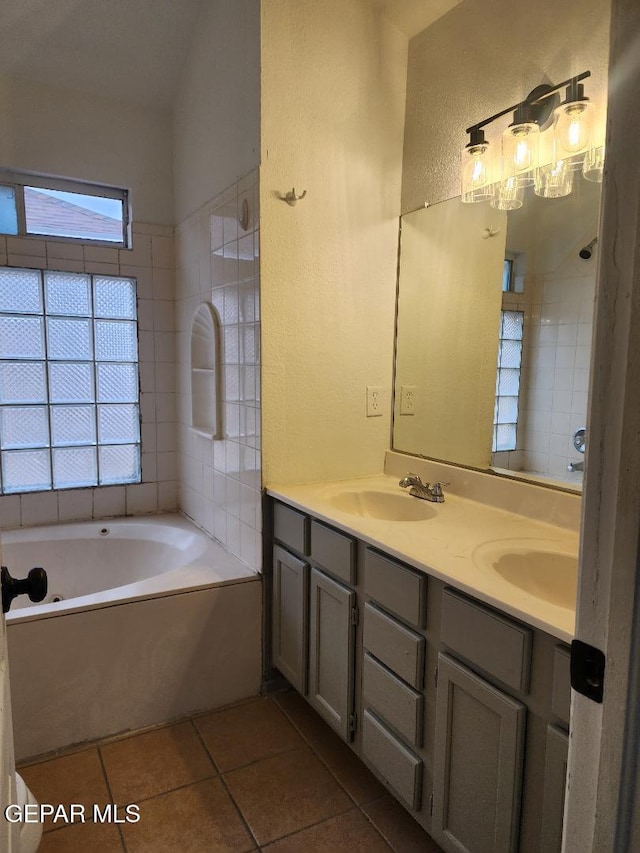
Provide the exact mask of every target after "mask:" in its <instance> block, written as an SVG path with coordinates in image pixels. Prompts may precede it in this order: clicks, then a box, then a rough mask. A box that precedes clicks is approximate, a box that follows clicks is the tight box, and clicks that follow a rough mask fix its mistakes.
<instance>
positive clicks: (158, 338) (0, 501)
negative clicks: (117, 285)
mask: <svg viewBox="0 0 640 853" xmlns="http://www.w3.org/2000/svg"><path fill="white" fill-rule="evenodd" d="M132 242H133V247H132V248H131V249H118V248H116V247H111V246H94V245H91V244H88V243H66V242H63V241H56V240H44V239H42V240H41V239H36V238H33V237H4V236H0V266H12V267H21V268H27V269H46V270H64V271H67V272H89V273H96V274H101V275H109V274H111V275H116V276H134V277H135V278H136V280H137V288H136V290H137V308H138V358H139V383H140V414H141V453H142V482H141V483H136V484H133V485H130V486H103V487H95V488H87V489H64V490H60V491H48V492H34V493H30V494H24V495H2V496H0V528H5V529H7V528H12V527H19V526H21V525H22V526H24V527H27V526H32V525H37V524H55V523H57V522H59V521H60V522H65V521H81V520H86V519H90V518H105V517H110V516H121V515H139V514H143V513H153V512H158V511H161V512H164V511H171V510H176V509H177V506H178V488H177V453H176V446H177V430H176V393H175V392H176V370H175V358H176V355H175V352H176V347H175V328H174V313H175V310H174V309H175V301H174V239H173V228H171V227H170V226H162V225H147V224H145V223H134V225H133V241H132Z"/></svg>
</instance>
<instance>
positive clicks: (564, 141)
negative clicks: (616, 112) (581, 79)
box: [554, 101, 594, 169]
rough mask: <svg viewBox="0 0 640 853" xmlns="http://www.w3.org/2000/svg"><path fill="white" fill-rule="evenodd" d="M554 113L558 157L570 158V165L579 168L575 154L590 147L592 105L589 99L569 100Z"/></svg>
mask: <svg viewBox="0 0 640 853" xmlns="http://www.w3.org/2000/svg"><path fill="white" fill-rule="evenodd" d="M554 113H555V116H556V123H555V129H554V133H555V140H556V151H557V153H558V157H560V158H562V159H569V158H570V159H571V162H570V167H571V168H574V169H579V168H580V166H581V165H582V162H581V160H580V158H579V157H578V156H577V155H579V154H583V153H584V152H585V151H587V150H588V149H589V148H590V147H591V138H592V134H593V123H594V106H593V104H592V103H590V102H589V101H571V102H570V103H568V104H567V103H565V104H560V106H559V107H556V109H555V110H554Z"/></svg>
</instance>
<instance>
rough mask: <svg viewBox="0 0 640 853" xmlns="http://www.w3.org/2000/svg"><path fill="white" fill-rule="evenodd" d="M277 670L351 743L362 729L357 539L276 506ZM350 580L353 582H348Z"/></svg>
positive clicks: (274, 656)
mask: <svg viewBox="0 0 640 853" xmlns="http://www.w3.org/2000/svg"><path fill="white" fill-rule="evenodd" d="M274 539H275V544H274V547H273V599H272V604H271V637H272V643H271V646H272V651H271V654H272V660H273V664H274V666H276V667H277V669H278V670H279V671H280V672H281V673H282V675H284V677H285V678H286V679H287V680H288V681H289V682H290V683H291V685H292V686H293V687H295V688H296V690H298V691H299V692H300V693H301V694H302V695H303V696H306V697H307V699H308V701H309V702H310V704H311V705H313V707H314V708H315V709H316V711H317V712H318V713H319V714H320V716H321V717H322V718H323V719H324V720H326V722H327V723H329V725H330V726H331V727H332V728H334V729H335V731H336V732H337V733H338V734H339V735H340V736H341V737H342V738H344V739H345V740H350V739H351V737H352V735H353V731H354V729H355V712H354V697H355V688H354V684H355V681H354V678H355V645H356V643H355V640H356V624H357V607H356V593H355V591H354V589H353V588H352V587H349V586H347V583H348V582H349V581H351V582H354V581H355V577H356V559H355V557H356V551H355V540H354V539H352V538H351V537H349V536H345V535H344V534H343V533H340V532H338V531H337V530H334V529H333V528H331V527H329V526H328V525H325V524H322V523H320V522H318V521H316V520H311V519H310V518H309V517H308V516H306V515H304V514H303V513H300V512H298V511H297V510H295V509H293V508H291V507H288V506H286V505H284V504H280V503H276V504H275V507H274ZM345 581H346V582H347V583H345Z"/></svg>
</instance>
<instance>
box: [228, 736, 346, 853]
mask: <svg viewBox="0 0 640 853" xmlns="http://www.w3.org/2000/svg"><path fill="white" fill-rule="evenodd" d="M224 779H225V782H226V783H227V785H228V786H229V790H230V791H231V794H232V796H233V798H234V800H235V801H236V803H237V804H238V806H239V808H240V811H241V812H242V814H243V816H244V819H245V820H246V821H247V823H248V824H249V826H250V827H251V830H252V832H253V834H254V835H255V836H256V838H257V840H258V843H259V844H261V845H262V844H267V843H268V842H269V841H275V840H276V839H278V838H281V837H282V836H283V835H289V834H290V833H292V832H296V831H298V830H300V829H304V828H306V827H308V826H311V825H312V824H314V823H319V822H320V821H322V820H325V819H326V818H329V817H334V816H335V815H338V814H341V813H342V812H345V811H348V810H349V808H350V806H351V800H350V799H349V798H348V797H347V795H346V794H345V793H344V791H343V790H342V789H341V788H340V786H339V785H338V783H337V782H336V781H335V779H334V778H333V777H332V776H331V774H330V773H329V771H328V770H327V769H326V767H325V766H324V765H323V764H322V762H321V761H320V760H319V759H318V758H317V757H316V756H315V755H314V754H313V753H312V751H311V750H310V749H309V748H308V747H306V746H305V747H301V748H300V749H295V750H293V751H290V752H284V753H281V754H280V755H276V756H272V757H271V758H265V759H263V760H262V761H257V762H255V763H254V764H249V765H248V766H246V767H242V768H240V769H239V770H232V771H231V772H230V773H227V774H225V777H224Z"/></svg>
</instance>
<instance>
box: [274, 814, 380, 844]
mask: <svg viewBox="0 0 640 853" xmlns="http://www.w3.org/2000/svg"><path fill="white" fill-rule="evenodd" d="M263 849H264V851H265V853H267V851H268V853H301V851H304V853H327V851H328V850H330V851H331V853H389V851H390V849H391V848H390V847H389V845H388V844H387V842H386V841H385V840H384V839H383V838H382V836H381V835H380V834H379V833H378V832H376V830H375V829H374V828H373V826H371V824H370V823H369V821H368V820H367V819H366V817H365V816H364V815H363V814H362V812H361V811H360V810H359V809H354V810H353V811H351V812H347V814H343V815H340V816H339V817H334V818H331V819H330V820H325V821H324V822H323V823H318V824H316V825H315V826H312V827H310V828H309V829H303V830H302V832H296V833H295V834H294V835H289V836H288V837H287V838H283V839H281V840H280V841H276V842H275V843H274V844H269V845H268V846H267V847H264V848H263Z"/></svg>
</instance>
